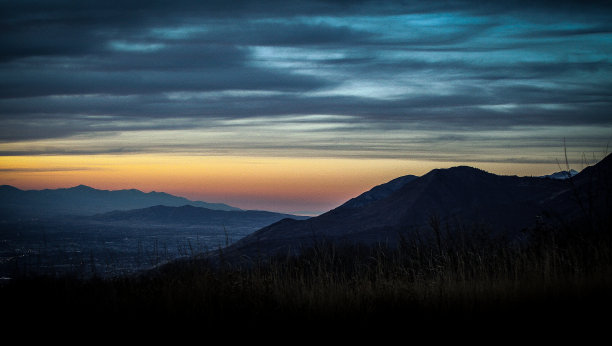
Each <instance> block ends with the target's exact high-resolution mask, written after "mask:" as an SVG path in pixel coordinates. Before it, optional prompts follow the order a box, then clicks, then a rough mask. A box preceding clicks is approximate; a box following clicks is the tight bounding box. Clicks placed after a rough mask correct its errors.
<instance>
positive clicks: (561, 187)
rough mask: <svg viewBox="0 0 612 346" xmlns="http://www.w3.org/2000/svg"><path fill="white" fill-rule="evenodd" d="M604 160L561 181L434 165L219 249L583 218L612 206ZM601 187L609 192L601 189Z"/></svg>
mask: <svg viewBox="0 0 612 346" xmlns="http://www.w3.org/2000/svg"><path fill="white" fill-rule="evenodd" d="M611 162H612V158H611V156H608V157H606V158H605V159H604V160H602V161H601V162H600V163H598V164H597V165H595V166H593V167H588V168H586V169H584V170H583V171H582V172H581V173H579V174H577V175H576V176H574V177H572V178H571V179H564V180H559V179H542V178H539V177H517V176H499V175H495V174H491V173H488V172H485V171H483V170H480V169H477V168H472V167H465V166H460V167H453V168H448V169H435V170H432V171H431V172H429V173H427V174H425V175H424V176H422V177H419V178H415V179H411V180H410V181H409V182H407V183H405V184H404V185H402V187H400V188H398V189H397V190H395V191H394V192H392V193H390V194H388V195H387V196H386V197H384V196H383V197H382V198H380V199H375V200H373V201H371V202H369V203H353V202H351V201H349V202H347V203H346V204H344V205H342V206H340V207H339V208H336V209H334V210H331V211H329V212H327V213H325V214H322V215H320V216H318V217H314V218H311V219H308V220H303V221H297V220H282V221H279V222H277V223H276V224H273V225H270V226H267V227H265V228H263V229H260V230H259V231H257V232H254V233H253V234H251V235H249V236H247V237H245V238H244V239H242V240H240V241H238V242H237V243H235V244H234V245H232V246H231V247H229V248H227V249H226V252H227V253H240V254H247V255H251V254H252V253H253V249H255V248H256V249H258V251H259V252H258V253H263V252H264V250H265V252H267V253H268V254H272V253H274V252H279V251H280V252H284V253H287V251H290V249H298V248H300V247H303V246H308V245H310V244H312V243H313V242H315V241H320V240H322V239H325V240H329V241H339V242H350V243H356V242H359V243H366V244H368V243H369V244H371V243H375V242H385V243H390V244H393V243H395V242H397V241H398V238H399V234H402V235H410V234H412V233H411V232H413V231H414V230H415V229H421V230H427V229H431V227H430V223H431V221H432V220H437V222H440V224H441V225H442V227H445V228H446V227H448V228H450V229H452V228H458V227H486V228H488V229H491V230H492V231H494V232H498V233H503V234H506V235H516V234H518V233H519V232H520V231H521V230H523V229H525V228H528V227H532V226H533V225H534V224H535V223H536V221H537V220H539V219H540V218H541V216H542V215H545V216H547V218H549V219H550V220H554V221H555V222H566V221H569V220H570V218H574V217H579V216H580V215H583V216H584V217H589V213H591V214H593V213H594V211H593V210H599V211H598V212H597V213H599V214H601V215H607V214H609V213H607V212H609V211H610V206H611V205H612V204H611V203H610V196H612V194H611V193H610V189H609V187H610V184H609V182H610V176H612V175H611V174H610V173H611V169H610V166H611ZM606 185H607V186H608V190H605V189H602V186H606ZM375 189H378V187H377V188H375ZM596 193H597V194H598V197H597V198H595V197H594V196H595V194H596ZM364 195H365V196H368V195H369V192H368V193H365V194H363V195H361V196H364ZM361 196H360V197H361ZM360 197H358V198H356V200H357V202H359V198H360ZM589 201H590V202H589ZM606 203H607V204H606ZM581 204H582V206H581ZM353 205H355V206H354V207H353Z"/></svg>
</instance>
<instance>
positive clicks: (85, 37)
mask: <svg viewBox="0 0 612 346" xmlns="http://www.w3.org/2000/svg"><path fill="white" fill-rule="evenodd" d="M611 13H612V11H610V4H609V3H608V2H589V3H588V4H584V3H579V2H573V1H555V2H548V1H506V2H489V3H484V4H481V2H476V1H456V2H451V3H447V2H421V1H406V2H392V1H390V2H374V1H314V2H313V1H299V2H286V1H259V2H253V1H232V2H227V1H180V0H179V1H173V2H163V1H159V2H158V1H155V2H142V1H124V2H122V3H121V6H115V5H113V4H112V3H111V2H108V1H87V2H72V1H54V2H49V1H41V2H37V1H19V2H14V1H0V46H1V47H2V49H1V50H0V119H1V121H2V123H0V144H4V148H3V149H4V150H2V152H3V153H4V154H10V153H13V154H14V153H19V152H21V151H19V150H17V149H15V150H13V149H11V147H10V145H11V143H14V142H23V141H28V140H44V139H53V138H71V137H73V136H80V137H82V138H89V137H91V138H96V136H97V137H100V138H104V136H115V135H117V134H121V133H130V132H141V131H160V130H190V129H194V130H201V131H202V136H206V133H207V132H206V131H213V130H215V129H225V128H227V131H243V132H242V133H243V134H244V137H245V138H247V137H249V135H251V134H252V133H253V131H254V130H253V127H252V126H253V125H252V122H249V121H248V120H249V119H255V118H263V119H265V121H264V123H267V124H268V125H269V126H271V127H273V126H275V125H278V123H279V122H280V123H282V122H284V121H286V120H284V119H285V118H283V117H285V116H287V115H292V116H295V115H303V116H308V115H321V114H323V115H337V116H344V118H342V117H340V118H330V119H328V120H321V121H320V122H321V123H317V126H314V125H313V124H312V123H311V121H310V120H308V121H305V125H313V126H310V127H309V126H304V127H303V128H302V129H301V130H299V127H292V131H295V132H296V133H297V132H303V133H312V134H313V137H312V138H313V139H312V142H311V143H310V142H308V137H299V142H300V143H299V144H294V143H290V142H287V140H288V138H284V139H283V141H281V142H279V143H278V144H275V145H271V144H270V143H268V142H261V143H260V142H258V139H252V141H251V142H248V143H247V141H246V139H245V141H238V142H235V143H227V144H219V148H217V149H218V150H220V152H224V150H225V151H227V152H239V151H240V149H241V148H244V147H248V148H250V149H254V148H260V149H262V150H268V149H269V150H281V148H285V150H288V151H291V150H303V151H308V150H313V151H316V152H319V153H320V152H324V151H329V152H337V151H341V152H344V153H348V152H351V153H353V154H354V155H357V156H359V155H364V156H368V155H372V156H376V157H388V156H395V155H398V154H397V152H398V151H402V150H404V149H405V148H403V147H401V146H398V145H397V143H395V142H394V140H393V139H392V138H389V137H388V136H386V135H385V134H386V133H387V132H386V131H394V130H404V131H416V130H422V131H429V132H431V133H430V135H429V136H428V137H427V140H426V141H425V142H426V143H425V142H423V143H421V144H423V147H425V144H429V145H431V143H434V142H435V141H436V140H437V141H440V142H458V143H467V142H469V140H474V138H475V137H474V136H473V135H472V134H471V133H472V132H475V133H480V134H481V137H479V138H482V133H485V132H486V131H513V129H515V128H522V131H526V128H528V127H533V128H535V127H537V128H545V127H561V128H563V127H564V128H568V129H569V128H571V127H572V126H591V127H599V128H610V127H612V116H610V109H611V106H612V84H610V82H609V80H611V78H612V61H611V60H610V58H609V57H610V53H612V51H611V49H610V48H609V47H610V42H612V27H611V26H610V25H609V24H608V23H609V22H610V20H612V14H611ZM241 119H242V120H245V121H244V122H243V123H233V122H231V121H233V120H241ZM228 121H230V122H228ZM323 123H326V124H327V125H329V126H327V127H326V126H323V125H325V124H323ZM299 124H300V122H299V121H294V122H292V123H291V125H292V126H293V125H299ZM376 131H378V132H377V133H378V134H379V137H378V140H379V143H377V144H374V143H368V144H366V145H364V144H363V142H358V141H353V142H347V143H344V144H342V143H338V142H334V141H331V142H330V141H325V142H324V143H323V144H321V139H320V138H319V137H316V138H315V137H314V134H321V135H327V136H328V137H330V138H335V137H338V136H343V135H346V136H347V137H350V138H353V137H355V136H356V135H357V134H359V133H361V132H367V133H369V134H370V135H371V136H372V138H376V136H375V135H374V133H375V132H376ZM436 131H438V132H439V134H437V135H436V134H433V133H434V132H436ZM551 131H552V130H551ZM449 132H453V133H454V134H452V136H451V135H449ZM558 134H559V133H558V132H550V133H549V134H548V135H542V136H545V137H546V136H548V137H547V138H553V137H554V136H558ZM587 135H588V133H587ZM453 136H454V137H453ZM598 136H600V135H599V134H597V135H595V134H593V135H592V136H591V137H593V138H595V137H597V138H599V137H598ZM514 138H518V135H515V136H514ZM522 143H533V142H529V141H526V142H522ZM417 144H419V142H418V141H416V140H415V141H414V142H411V145H417ZM504 145H507V144H504ZM525 145H527V144H525ZM538 145H540V146H541V147H544V146H545V145H544V144H542V143H540V144H538ZM189 146H190V144H189V143H184V144H182V147H183V148H188V147H189ZM490 146H494V144H490ZM180 147H181V144H177V143H174V144H167V145H165V146H163V145H159V146H149V147H143V146H140V145H133V146H130V145H126V146H115V147H107V148H104V147H96V148H82V150H81V151H82V152H85V153H104V152H126V151H127V152H139V151H147V150H159V151H164V150H168V151H174V150H177V151H178V150H179V148H180ZM47 148H48V149H31V151H30V152H31V153H45V150H47V151H46V153H49V154H50V153H67V152H70V149H67V148H62V147H61V145H59V144H58V145H57V146H55V147H52V146H48V147H47ZM394 148H397V149H394ZM360 151H367V153H366V154H364V153H363V152H361V153H360ZM374 152H377V153H374ZM353 154H351V155H353ZM414 155H417V154H414ZM449 155H451V154H449Z"/></svg>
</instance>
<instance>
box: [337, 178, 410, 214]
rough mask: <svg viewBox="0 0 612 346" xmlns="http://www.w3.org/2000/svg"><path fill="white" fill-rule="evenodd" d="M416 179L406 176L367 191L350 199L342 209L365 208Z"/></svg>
mask: <svg viewBox="0 0 612 346" xmlns="http://www.w3.org/2000/svg"><path fill="white" fill-rule="evenodd" d="M416 178H418V177H417V176H414V175H405V176H403V177H399V178H395V179H393V180H391V181H389V182H387V183H385V184H381V185H378V186H375V187H373V188H372V189H371V190H369V191H366V192H364V193H362V194H361V195H359V196H357V197H355V198H353V199H350V200H349V201H348V202H346V203H344V204H343V205H341V206H340V208H360V207H364V206H366V205H368V204H371V203H373V202H376V201H378V200H381V199H383V198H386V197H387V196H389V195H390V194H392V193H393V192H395V191H397V190H399V189H400V188H402V187H403V186H404V185H406V184H407V183H409V182H411V181H413V180H414V179H416Z"/></svg>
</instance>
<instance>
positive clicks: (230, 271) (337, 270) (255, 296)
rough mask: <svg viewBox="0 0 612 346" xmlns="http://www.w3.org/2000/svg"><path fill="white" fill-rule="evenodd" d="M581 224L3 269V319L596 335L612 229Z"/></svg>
mask: <svg viewBox="0 0 612 346" xmlns="http://www.w3.org/2000/svg"><path fill="white" fill-rule="evenodd" d="M576 227H577V226H572V228H568V229H552V228H547V227H545V226H544V225H540V226H539V227H537V228H533V229H530V230H528V231H527V233H525V241H523V242H518V243H517V242H514V241H509V240H506V239H504V238H500V237H499V236H497V235H494V234H495V232H489V231H488V230H486V229H464V230H462V231H461V232H459V233H457V232H456V231H454V232H452V233H447V232H445V230H444V228H443V227H442V228H440V227H439V226H437V225H435V224H432V227H431V228H429V229H423V231H422V233H421V234H422V237H420V238H414V239H404V240H403V241H402V243H401V246H399V247H394V248H387V247H385V246H383V245H379V246H374V247H359V246H346V247H345V246H342V245H340V244H331V243H319V244H318V245H317V246H315V247H313V248H309V249H304V251H303V252H302V254H301V255H300V256H299V257H282V256H280V257H275V258H269V259H266V260H263V259H261V260H257V259H253V261H252V265H251V266H248V267H245V266H242V267H237V266H231V265H229V264H223V263H222V264H221V265H219V266H214V267H213V266H212V265H209V264H207V262H206V261H205V260H198V259H197V258H194V259H191V260H188V261H182V262H175V263H172V264H169V265H166V266H164V267H161V268H159V269H158V270H156V271H153V272H147V273H144V274H142V275H139V276H130V277H121V278H115V279H95V278H94V279H89V280H80V279H79V278H70V277H64V278H50V277H46V278H45V277H36V278H23V279H18V280H8V281H7V282H3V283H2V284H0V305H1V306H2V314H3V316H5V317H8V322H7V323H9V324H8V325H10V324H16V325H23V324H27V325H28V326H56V325H57V326H60V327H62V326H63V327H66V326H69V327H70V328H72V329H74V330H78V328H82V327H85V328H94V329H95V328H98V327H100V326H104V328H105V329H109V330H112V329H113V328H132V331H134V330H136V329H133V328H136V327H135V326H138V325H141V324H142V325H146V326H148V327H149V329H147V330H149V331H151V330H156V329H155V328H153V329H150V328H151V327H156V326H157V327H160V328H162V329H159V331H161V330H165V331H167V330H168V328H170V327H180V328H187V326H193V327H194V328H196V329H190V330H191V331H192V332H193V331H197V332H198V333H218V332H220V331H221V330H230V331H242V332H244V331H246V330H250V331H258V332H259V333H263V332H264V331H265V333H278V332H279V331H287V330H294V329H301V330H310V331H316V332H320V331H323V330H333V331H351V333H366V332H372V331H374V330H380V329H381V328H382V329H384V330H387V331H388V332H392V333H402V334H407V335H415V334H416V333H422V332H424V331H425V330H428V331H430V330H437V331H439V332H440V331H444V333H447V332H449V331H450V330H455V329H460V330H463V331H466V332H467V333H478V335H482V334H483V333H488V332H493V331H495V332H496V333H509V334H508V335H517V333H518V334H522V333H526V332H533V331H536V332H539V333H552V335H554V336H560V335H565V334H567V333H583V332H587V334H585V336H589V335H593V333H600V332H603V331H604V330H605V328H608V327H609V325H608V324H609V321H610V318H609V316H610V315H609V314H610V311H612V310H610V309H611V308H612V293H611V292H612V238H611V237H610V232H609V230H608V231H606V232H602V231H601V230H598V231H593V230H592V229H589V228H588V227H587V228H584V229H580V228H576ZM222 257H223V256H222V254H221V258H222ZM5 326H7V324H6V323H5ZM75 328H76V329H75ZM190 328H191V327H190ZM7 330H9V329H7ZM560 333H563V334H560ZM354 335H355V334H354ZM434 335H435V334H434Z"/></svg>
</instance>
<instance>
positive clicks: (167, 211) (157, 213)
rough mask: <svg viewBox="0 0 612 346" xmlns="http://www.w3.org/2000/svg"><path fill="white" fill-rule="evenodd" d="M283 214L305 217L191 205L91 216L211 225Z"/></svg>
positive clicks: (260, 222) (263, 220) (265, 221)
mask: <svg viewBox="0 0 612 346" xmlns="http://www.w3.org/2000/svg"><path fill="white" fill-rule="evenodd" d="M285 218H293V219H297V220H305V219H307V218H308V217H306V216H296V215H290V214H281V213H274V212H269V211H259V210H231V211H230V210H212V209H207V208H201V207H194V206H191V205H184V206H181V207H167V206H163V205H157V206H153V207H149V208H142V209H135V210H128V211H112V212H108V213H104V214H99V215H94V216H92V217H91V219H92V220H95V221H103V222H119V223H137V224H141V225H143V226H144V225H152V224H153V225H183V226H184V225H198V226H203V225H214V226H228V227H229V226H231V227H233V226H243V225H247V226H249V227H263V226H266V225H270V224H272V223H275V222H277V221H279V220H282V219H285Z"/></svg>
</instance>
